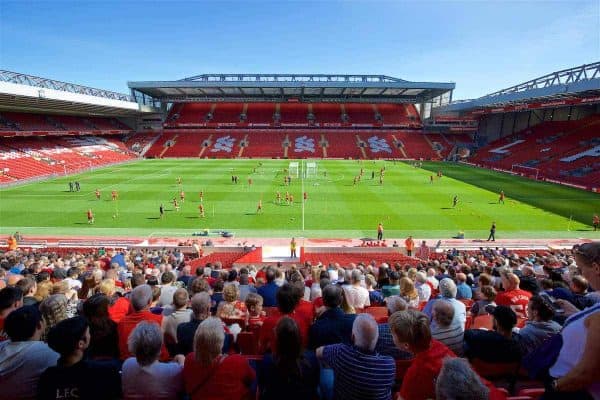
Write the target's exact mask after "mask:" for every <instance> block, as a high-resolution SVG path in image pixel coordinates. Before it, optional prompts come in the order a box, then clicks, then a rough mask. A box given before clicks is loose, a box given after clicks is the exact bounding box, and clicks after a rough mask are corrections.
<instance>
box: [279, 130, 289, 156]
mask: <svg viewBox="0 0 600 400" xmlns="http://www.w3.org/2000/svg"><path fill="white" fill-rule="evenodd" d="M286 143H287V146H286ZM281 145H282V146H283V158H288V151H289V149H290V135H289V134H287V133H286V134H285V138H284V139H283V142H282V143H281Z"/></svg>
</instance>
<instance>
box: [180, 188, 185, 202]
mask: <svg viewBox="0 0 600 400" xmlns="http://www.w3.org/2000/svg"><path fill="white" fill-rule="evenodd" d="M179 199H180V200H181V202H182V203H185V192H184V191H183V190H182V191H181V192H179Z"/></svg>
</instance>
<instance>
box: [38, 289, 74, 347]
mask: <svg viewBox="0 0 600 400" xmlns="http://www.w3.org/2000/svg"><path fill="white" fill-rule="evenodd" d="M40 312H41V313H42V319H43V320H44V322H45V328H44V332H43V333H42V338H41V340H42V341H45V340H46V336H47V335H48V332H49V331H50V329H51V328H53V327H54V326H55V325H56V324H58V323H59V322H60V321H62V320H64V319H67V318H69V317H68V315H67V298H66V297H65V295H63V294H53V295H50V296H48V297H46V299H44V301H42V302H41V304H40Z"/></svg>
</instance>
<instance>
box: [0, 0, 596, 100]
mask: <svg viewBox="0 0 600 400" xmlns="http://www.w3.org/2000/svg"><path fill="white" fill-rule="evenodd" d="M598 60H600V1H599V0H591V1H588V0H582V1H578V0H570V1H562V2H561V1H395V2H394V1H385V2H379V1H339V2H338V1H321V2H317V1H312V2H294V1H278V2H263V1H251V0H249V1H245V2H225V1H219V2H200V1H198V2H154V1H143V2H142V1H108V0H107V1H101V2H100V1H99V2H94V1H85V0H84V1H79V2H60V1H37V2H28V1H14V2H12V1H7V0H0V68H2V69H7V70H11V71H17V72H23V73H29V74H32V75H38V76H42V77H48V78H53V79H57V80H63V81H68V82H74V83H79V84H83V85H88V86H93V87H99V88H102V89H110V90H115V91H119V92H128V89H127V86H126V82H127V81H128V80H174V79H180V78H183V77H186V76H191V75H197V74H201V73H227V72H232V73H240V72H248V73H350V74H354V73H356V74H360V73H363V74H386V75H391V76H396V77H399V78H403V79H407V80H411V81H441V82H456V86H457V88H456V91H455V93H454V98H455V99H464V98H473V97H479V96H482V95H484V94H487V93H490V92H492V91H495V90H498V89H502V88H504V87H508V86H512V85H513V84H517V83H520V82H522V81H525V80H528V79H531V78H535V77H537V76H540V75H543V74H545V73H549V72H552V71H555V70H558V69H563V68H569V67H572V66H576V65H581V64H584V63H590V62H593V61H598Z"/></svg>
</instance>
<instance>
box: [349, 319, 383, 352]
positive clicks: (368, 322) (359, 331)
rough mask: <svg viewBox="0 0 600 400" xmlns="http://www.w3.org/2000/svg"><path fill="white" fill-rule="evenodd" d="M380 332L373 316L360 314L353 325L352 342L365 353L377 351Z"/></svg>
mask: <svg viewBox="0 0 600 400" xmlns="http://www.w3.org/2000/svg"><path fill="white" fill-rule="evenodd" d="M378 338H379V330H378V328H377V322H376V321H375V319H374V318H373V316H372V315H371V314H358V315H357V316H356V318H355V319H354V324H353V325H352V341H353V343H354V345H355V346H356V347H358V348H359V349H361V350H365V351H373V350H375V345H376V344H377V339H378Z"/></svg>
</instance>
